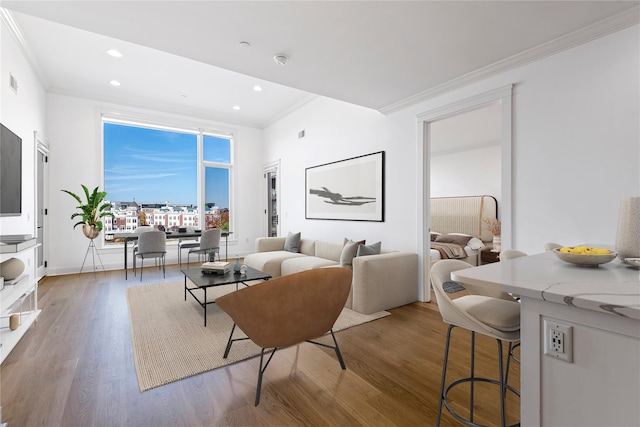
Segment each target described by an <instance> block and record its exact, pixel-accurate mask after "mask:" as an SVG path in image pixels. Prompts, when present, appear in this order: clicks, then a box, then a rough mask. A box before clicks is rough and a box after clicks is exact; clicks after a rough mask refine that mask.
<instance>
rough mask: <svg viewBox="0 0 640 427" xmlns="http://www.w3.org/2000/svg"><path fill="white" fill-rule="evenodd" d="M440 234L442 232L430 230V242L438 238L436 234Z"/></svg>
mask: <svg viewBox="0 0 640 427" xmlns="http://www.w3.org/2000/svg"><path fill="white" fill-rule="evenodd" d="M441 235H442V234H440V233H438V232H437V231H432V232H431V236H430V238H431V241H432V242H435V241H436V239H437V238H438V236H441Z"/></svg>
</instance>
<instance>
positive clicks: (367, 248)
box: [356, 242, 382, 256]
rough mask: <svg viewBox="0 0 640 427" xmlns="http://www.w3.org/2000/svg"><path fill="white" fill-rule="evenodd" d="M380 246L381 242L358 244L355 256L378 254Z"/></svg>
mask: <svg viewBox="0 0 640 427" xmlns="http://www.w3.org/2000/svg"><path fill="white" fill-rule="evenodd" d="M381 247H382V242H378V243H374V244H373V245H358V252H356V256H365V255H378V254H379V253H380V249H381Z"/></svg>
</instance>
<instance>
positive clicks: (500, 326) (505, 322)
mask: <svg viewBox="0 0 640 427" xmlns="http://www.w3.org/2000/svg"><path fill="white" fill-rule="evenodd" d="M459 267H460V264H459V263H458V262H456V260H442V261H438V262H437V263H435V264H434V265H433V267H431V283H432V285H433V289H434V293H435V296H436V300H437V302H438V309H439V310H440V314H441V315H442V320H443V321H444V322H445V323H448V324H449V328H448V330H447V340H446V345H445V353H444V363H443V365H442V382H441V386H440V397H439V399H440V401H439V404H438V417H437V421H436V425H438V426H439V425H440V419H441V417H442V406H443V405H444V406H445V407H446V408H447V410H448V411H449V413H450V414H451V415H452V416H453V417H454V418H456V419H457V420H458V421H460V422H462V423H464V424H466V425H471V426H473V425H477V424H475V423H474V422H473V408H474V401H473V399H474V395H473V389H474V387H473V385H474V383H476V382H484V383H491V384H496V385H498V386H499V387H500V411H501V421H502V422H501V425H502V426H503V427H504V426H506V410H505V397H506V393H507V391H512V392H513V393H515V394H516V395H518V396H519V395H520V393H519V392H518V391H517V390H516V389H515V388H513V387H511V386H509V385H508V379H509V364H510V361H511V357H507V366H506V369H504V367H503V354H502V342H503V341H506V342H508V343H509V355H511V350H512V346H513V344H514V343H515V342H517V341H519V340H520V304H518V303H517V302H515V301H513V300H511V301H508V300H505V299H501V298H493V297H488V296H485V295H465V296H462V297H459V298H456V299H451V298H450V297H449V295H448V294H447V293H446V292H445V291H444V289H443V287H442V284H443V283H444V282H447V281H450V280H451V273H452V272H453V271H456V270H459V269H460V268H459ZM465 286H466V285H465ZM456 326H457V327H460V328H463V329H467V330H469V331H471V372H470V376H469V377H467V378H461V379H458V380H455V381H453V382H451V383H449V384H448V385H447V384H446V374H447V364H448V360H449V350H450V345H451V331H452V330H453V329H454V327H456ZM476 332H477V333H480V334H483V335H486V336H489V337H492V338H495V339H496V341H497V343H498V367H499V372H500V378H499V379H493V378H481V377H476V376H475V372H474V360H475V333H476ZM464 383H470V384H471V388H470V393H469V400H470V402H469V416H468V418H464V417H463V416H462V415H460V414H459V413H458V412H456V411H455V410H454V409H453V408H452V407H451V406H450V405H449V402H448V401H447V394H448V392H449V391H450V390H451V389H452V388H453V387H455V386H457V385H460V384H464Z"/></svg>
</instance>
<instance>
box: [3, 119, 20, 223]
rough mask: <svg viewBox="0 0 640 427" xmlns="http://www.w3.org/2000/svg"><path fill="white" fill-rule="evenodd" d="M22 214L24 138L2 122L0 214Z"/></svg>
mask: <svg viewBox="0 0 640 427" xmlns="http://www.w3.org/2000/svg"><path fill="white" fill-rule="evenodd" d="M21 214H22V139H21V138H20V137H19V136H18V135H16V134H15V133H13V132H11V131H10V130H9V129H7V128H6V127H5V126H4V125H2V124H0V216H19V215H21Z"/></svg>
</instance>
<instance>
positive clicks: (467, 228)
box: [431, 195, 498, 242]
mask: <svg viewBox="0 0 640 427" xmlns="http://www.w3.org/2000/svg"><path fill="white" fill-rule="evenodd" d="M485 218H491V219H496V218H498V202H497V200H496V199H495V198H494V197H493V196H486V195H482V196H464V197H435V198H432V199H431V231H436V232H438V233H442V234H448V233H465V234H470V235H472V236H474V237H477V238H479V239H481V240H482V241H483V242H490V241H491V240H492V239H493V235H492V234H491V232H490V231H489V230H488V229H487V224H486V223H485V222H484V219H485Z"/></svg>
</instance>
